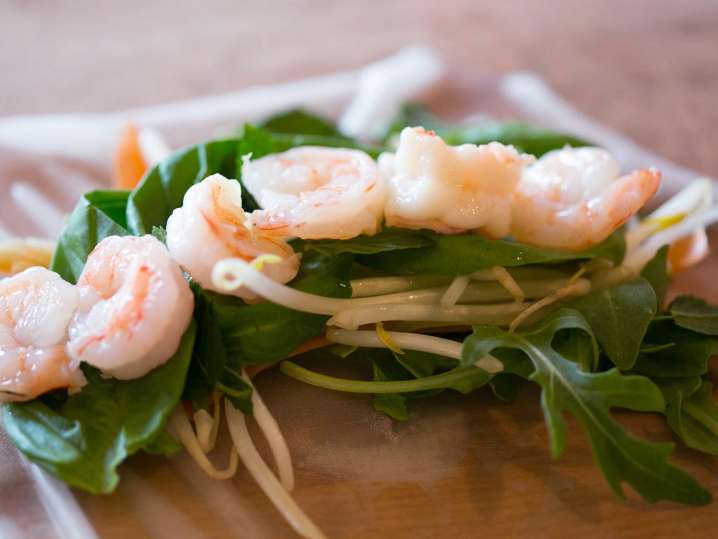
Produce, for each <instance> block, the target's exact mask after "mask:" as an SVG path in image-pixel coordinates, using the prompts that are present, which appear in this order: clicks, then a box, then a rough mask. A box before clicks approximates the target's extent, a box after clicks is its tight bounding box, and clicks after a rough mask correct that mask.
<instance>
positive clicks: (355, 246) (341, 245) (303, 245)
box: [292, 228, 434, 256]
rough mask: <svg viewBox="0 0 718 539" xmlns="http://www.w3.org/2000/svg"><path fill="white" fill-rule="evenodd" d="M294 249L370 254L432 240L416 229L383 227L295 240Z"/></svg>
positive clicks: (409, 246)
mask: <svg viewBox="0 0 718 539" xmlns="http://www.w3.org/2000/svg"><path fill="white" fill-rule="evenodd" d="M292 245H293V246H294V249H295V250H296V251H299V252H301V251H310V250H312V251H317V252H319V253H322V254H325V255H328V256H335V255H338V254H342V253H354V254H359V255H372V254H377V253H383V252H386V251H398V250H401V249H417V248H419V247H430V246H432V245H434V240H433V239H432V238H430V237H429V236H427V235H426V234H424V233H422V232H421V231H417V230H408V229H405V228H385V229H384V230H381V231H380V232H378V233H377V234H375V235H373V236H357V237H356V238H352V239H349V240H295V241H294V242H292Z"/></svg>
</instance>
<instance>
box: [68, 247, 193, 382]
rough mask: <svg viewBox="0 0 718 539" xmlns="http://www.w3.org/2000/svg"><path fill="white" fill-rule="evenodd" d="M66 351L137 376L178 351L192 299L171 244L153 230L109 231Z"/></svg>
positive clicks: (87, 278) (84, 286) (83, 286)
mask: <svg viewBox="0 0 718 539" xmlns="http://www.w3.org/2000/svg"><path fill="white" fill-rule="evenodd" d="M77 288H78V290H79V293H80V305H79V309H78V311H77V313H76V314H75V317H74V318H73V320H72V322H71V323H70V329H69V333H70V341H69V342H68V344H67V351H68V353H69V354H70V357H72V358H73V359H74V360H75V361H78V362H79V361H84V362H86V363H89V364H90V365H94V366H95V367H97V368H99V369H100V370H101V371H102V372H103V373H105V374H107V375H110V376H114V377H115V378H120V379H130V378H138V377H140V376H143V375H144V374H146V373H147V372H149V371H150V370H152V369H154V368H155V367H157V366H159V365H161V364H163V363H165V362H166V361H167V360H168V359H169V358H170V357H172V355H173V354H174V353H175V352H176V351H177V348H178V347H179V342H180V339H181V338H182V335H183V334H184V331H185V329H186V328H187V326H188V324H189V322H190V318H191V317H192V311H193V308H194V299H193V296H192V292H191V291H190V289H189V285H188V284H187V281H185V279H184V278H183V276H182V271H181V270H180V268H179V266H178V265H177V263H176V262H175V261H174V260H172V258H171V257H170V254H169V252H168V251H167V248H166V247H165V246H164V245H163V244H162V243H161V242H160V241H158V240H157V239H156V238H154V237H153V236H142V237H134V236H123V237H119V236H110V237H108V238H105V239H104V240H102V241H101V242H100V243H99V244H98V245H97V247H95V249H94V250H93V251H92V253H90V256H89V257H88V259H87V263H86V264H85V269H84V270H83V272H82V274H81V275H80V278H79V280H78V283H77Z"/></svg>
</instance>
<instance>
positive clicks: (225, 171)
mask: <svg viewBox="0 0 718 539" xmlns="http://www.w3.org/2000/svg"><path fill="white" fill-rule="evenodd" d="M238 145H239V141H238V140H237V139H234V138H232V139H222V140H212V141H209V142H206V143H204V144H196V145H194V146H189V147H188V148H184V149H182V150H178V151H176V152H175V153H173V154H172V155H171V156H170V157H168V158H167V159H165V160H164V161H162V162H161V163H160V164H158V165H157V166H155V167H153V168H152V169H150V170H149V171H148V172H147V174H145V177H144V178H143V179H142V181H141V182H140V184H139V185H138V186H137V187H136V188H135V190H134V191H132V194H131V195H130V199H129V201H128V204H127V224H128V226H129V230H130V231H131V232H132V233H133V234H135V235H138V236H141V235H143V234H149V233H150V232H151V231H152V227H154V226H158V227H159V226H162V227H163V226H165V225H166V224H167V219H168V218H169V216H170V215H171V214H172V211H173V210H174V209H175V208H178V207H179V206H181V205H182V199H183V198H184V194H185V193H186V192H187V189H189V188H190V187H192V186H193V185H194V184H195V183H197V182H200V181H202V180H203V179H205V178H206V177H207V176H211V175H212V174H217V173H219V174H222V175H223V176H226V177H227V178H235V177H236V172H237V169H236V159H237V151H238V147H239V146H238Z"/></svg>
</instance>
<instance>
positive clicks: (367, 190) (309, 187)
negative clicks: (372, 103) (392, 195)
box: [242, 146, 384, 240]
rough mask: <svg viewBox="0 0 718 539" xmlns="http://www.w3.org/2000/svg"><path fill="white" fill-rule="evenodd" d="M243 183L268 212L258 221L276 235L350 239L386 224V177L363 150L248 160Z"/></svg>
mask: <svg viewBox="0 0 718 539" xmlns="http://www.w3.org/2000/svg"><path fill="white" fill-rule="evenodd" d="M242 182H243V183H244V185H245V186H246V187H247V190H248V191H249V192H250V193H251V194H252V195H253V196H254V198H255V199H256V200H257V203H258V204H259V205H260V206H261V208H262V210H258V211H255V212H253V213H252V221H253V222H254V223H255V224H256V226H257V227H258V228H259V229H261V230H263V231H265V232H267V233H270V234H279V235H284V236H295V237H298V238H303V239H322V238H327V239H342V240H345V239H350V238H353V237H355V236H359V235H360V234H367V235H372V234H375V233H376V232H377V230H378V229H379V225H380V224H381V220H382V214H383V209H384V179H383V177H382V176H381V174H380V172H379V169H378V167H377V165H376V162H375V161H374V160H373V159H372V158H371V157H370V156H369V155H368V154H366V153H364V152H361V151H358V150H348V149H344V148H324V147H314V146H304V147H301V148H293V149H291V150H288V151H286V152H283V153H278V154H273V155H268V156H266V157H262V158H260V159H256V160H254V161H251V160H249V159H248V158H245V161H244V165H243V166H242Z"/></svg>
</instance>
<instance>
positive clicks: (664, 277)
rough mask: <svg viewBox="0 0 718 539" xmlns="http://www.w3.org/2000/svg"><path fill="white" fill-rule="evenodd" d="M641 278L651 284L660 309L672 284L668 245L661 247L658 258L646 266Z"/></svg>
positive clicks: (655, 257)
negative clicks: (669, 274) (669, 272)
mask: <svg viewBox="0 0 718 539" xmlns="http://www.w3.org/2000/svg"><path fill="white" fill-rule="evenodd" d="M641 277H643V278H644V279H646V280H647V281H648V282H649V283H651V286H652V287H653V290H654V291H655V293H656V299H657V300H658V308H659V309H660V308H661V305H663V300H664V298H665V297H666V291H667V290H668V285H669V284H670V282H671V279H670V277H669V276H668V245H664V246H663V247H661V248H660V249H659V250H658V252H657V253H656V256H654V257H653V258H652V259H651V261H650V262H648V264H646V265H645V267H644V268H643V271H642V272H641Z"/></svg>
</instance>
